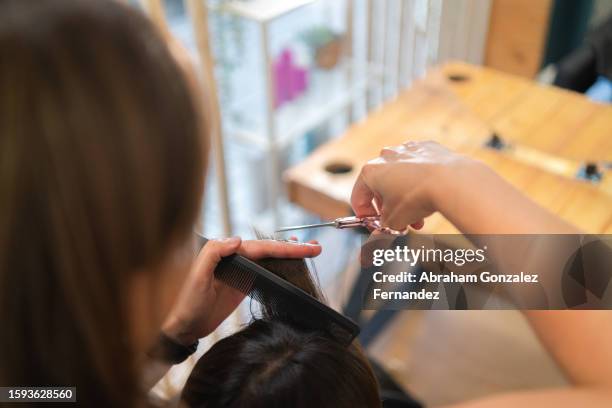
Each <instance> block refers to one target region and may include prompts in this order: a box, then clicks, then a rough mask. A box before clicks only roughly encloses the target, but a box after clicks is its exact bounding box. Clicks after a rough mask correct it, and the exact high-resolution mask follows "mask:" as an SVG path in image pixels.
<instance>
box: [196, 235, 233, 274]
mask: <svg viewBox="0 0 612 408" xmlns="http://www.w3.org/2000/svg"><path fill="white" fill-rule="evenodd" d="M241 243H242V239H241V238H240V237H232V238H225V239H221V240H209V241H208V242H207V243H206V245H204V247H203V248H202V250H201V251H200V254H199V255H198V258H197V260H196V264H197V269H198V270H203V271H206V272H212V271H214V270H215V268H216V267H217V264H218V263H219V261H221V258H223V257H225V256H229V255H232V254H234V253H236V251H238V248H240V244H241Z"/></svg>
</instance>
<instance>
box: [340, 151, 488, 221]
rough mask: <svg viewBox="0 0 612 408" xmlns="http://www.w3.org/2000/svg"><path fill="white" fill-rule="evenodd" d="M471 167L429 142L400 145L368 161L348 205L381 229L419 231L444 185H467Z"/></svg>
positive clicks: (467, 160)
mask: <svg viewBox="0 0 612 408" xmlns="http://www.w3.org/2000/svg"><path fill="white" fill-rule="evenodd" d="M475 163H478V162H475V161H473V160H471V159H468V158H467V157H464V156H462V155H459V154H457V153H454V152H452V151H450V150H448V149H446V148H445V147H443V146H441V145H439V144H438V143H435V142H406V143H404V144H403V145H400V146H394V147H386V148H384V149H383V150H381V152H380V157H377V158H376V159H374V160H371V161H369V162H368V163H367V164H366V165H365V166H363V168H362V169H361V173H360V174H359V177H358V179H357V182H356V183H355V186H354V187H353V193H352V196H351V205H352V207H353V210H354V211H355V214H356V215H357V216H367V215H376V213H377V211H376V208H375V206H374V205H373V203H372V202H373V201H374V202H375V205H376V207H378V209H379V210H380V216H381V222H382V224H383V225H384V226H386V227H390V228H393V229H397V230H404V229H406V227H407V226H408V225H412V226H413V227H415V228H420V227H422V225H423V219H424V218H425V217H427V216H428V215H431V214H432V213H433V212H435V211H437V210H439V208H438V201H437V200H438V199H439V198H440V197H439V196H440V194H438V193H439V192H440V191H442V190H443V189H444V186H443V185H444V184H445V183H447V182H448V181H449V180H452V182H456V183H468V182H469V176H468V173H469V172H470V171H471V170H469V169H470V168H472V167H473V166H474V164H475Z"/></svg>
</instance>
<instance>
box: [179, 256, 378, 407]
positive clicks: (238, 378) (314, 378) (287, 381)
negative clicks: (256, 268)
mask: <svg viewBox="0 0 612 408" xmlns="http://www.w3.org/2000/svg"><path fill="white" fill-rule="evenodd" d="M258 263H259V264H260V265H262V266H264V267H266V268H267V269H268V270H270V271H272V272H274V273H275V274H276V275H278V276H280V277H282V278H283V279H285V280H287V281H289V282H291V283H292V284H294V285H296V286H298V287H299V288H301V289H303V290H304V291H306V292H307V293H309V294H310V295H312V296H313V297H315V298H317V299H322V294H321V291H320V290H319V287H318V285H317V284H316V283H315V282H314V281H313V279H312V276H311V274H310V271H309V270H308V267H307V265H306V262H305V261H304V260H295V259H285V260H277V259H267V260H261V261H258ZM275 307H278V306H277V305H276V304H274V305H267V304H263V305H261V309H262V310H261V312H262V313H261V318H259V319H256V320H254V321H253V322H252V323H250V324H249V325H248V326H247V327H246V328H244V329H243V330H241V331H239V332H238V333H236V334H234V335H232V336H229V337H227V338H224V339H222V340H221V341H219V342H218V343H216V344H215V345H213V346H212V348H211V349H210V350H209V351H208V352H206V353H205V354H204V356H202V358H200V360H199V361H198V362H197V364H196V366H195V367H194V369H193V371H192V373H191V375H190V377H189V379H188V381H187V384H186V385H185V388H184V390H183V394H182V399H183V401H184V402H186V403H187V405H189V406H191V407H203V408H233V407H236V408H237V407H241V408H259V407H262V408H263V407H266V408H268V407H270V408H274V407H279V408H280V407H296V408H300V407H304V408H306V407H317V408H327V407H334V408H343V407H347V408H348V407H356V406H360V407H368V408H371V407H380V406H381V402H380V401H381V400H380V397H379V393H378V385H377V382H376V378H375V377H374V374H373V372H372V369H371V367H370V364H369V362H368V360H367V359H366V357H365V355H364V354H363V352H362V350H361V348H360V347H359V345H358V344H357V343H356V342H355V343H353V344H351V345H349V346H348V347H345V346H343V345H341V344H340V343H338V342H337V341H336V340H334V338H333V337H332V335H330V334H329V333H325V332H321V331H318V330H313V329H310V328H307V327H304V326H303V324H301V322H300V319H299V316H286V314H283V311H282V310H275Z"/></svg>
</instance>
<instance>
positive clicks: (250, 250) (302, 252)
mask: <svg viewBox="0 0 612 408" xmlns="http://www.w3.org/2000/svg"><path fill="white" fill-rule="evenodd" d="M321 250H322V249H321V246H320V245H315V244H311V243H299V242H287V241H275V240H271V239H269V240H268V239H264V240H256V241H242V245H241V246H240V248H239V249H238V251H237V252H238V253H239V254H240V255H243V256H246V257H247V258H250V259H261V258H313V257H315V256H317V255H319V254H320V253H321Z"/></svg>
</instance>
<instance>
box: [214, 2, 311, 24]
mask: <svg viewBox="0 0 612 408" xmlns="http://www.w3.org/2000/svg"><path fill="white" fill-rule="evenodd" d="M315 1H316V0H233V1H230V2H228V3H226V4H224V5H223V6H221V10H222V11H225V12H228V13H231V14H234V15H237V16H240V17H242V18H246V19H249V20H254V21H257V22H260V23H263V22H268V21H271V20H274V19H275V18H277V17H280V16H282V15H284V14H287V13H290V12H292V11H294V10H297V9H298V8H300V7H303V6H306V5H308V4H311V3H314V2H315Z"/></svg>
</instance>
